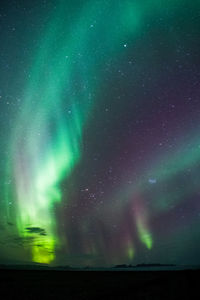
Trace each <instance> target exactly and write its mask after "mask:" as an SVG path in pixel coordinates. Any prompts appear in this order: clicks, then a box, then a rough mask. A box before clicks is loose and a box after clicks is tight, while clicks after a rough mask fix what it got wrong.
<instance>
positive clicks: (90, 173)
mask: <svg viewBox="0 0 200 300" xmlns="http://www.w3.org/2000/svg"><path fill="white" fill-rule="evenodd" d="M36 2H37V4H36ZM36 2H34V1H23V0H19V1H14V0H11V1H9V3H8V2H7V1H5V3H4V1H3V2H2V3H3V4H2V7H1V11H0V21H1V34H0V42H1V48H0V49H1V50H0V54H1V56H0V70H1V72H0V106H1V108H0V125H1V134H0V146H1V161H0V166H1V171H0V172H1V193H0V262H4V263H10V262H17V263H19V262H20V263H33V262H34V263H45V264H52V265H72V266H87V265H89V266H111V265H115V264H123V263H131V264H137V263H152V262H159V263H174V264H200V258H199V251H200V201H199V200H200V191H199V186H200V135H199V132H200V15H199V11H200V1H199V0H194V1H188V0H173V1H172V0H165V1H164V0H123V1H120V0H93V1H90V0H85V1H78V0H76V1H68V0H57V1H56V0H49V1H42V0H39V1H36Z"/></svg>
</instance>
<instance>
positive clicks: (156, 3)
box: [5, 0, 200, 263]
mask: <svg viewBox="0 0 200 300" xmlns="http://www.w3.org/2000/svg"><path fill="white" fill-rule="evenodd" d="M67 2H68V1H64V0H63V1H59V5H58V7H57V8H56V10H55V12H53V13H52V16H51V18H50V22H49V24H48V25H47V28H46V29H45V30H44V32H43V33H42V34H41V39H40V40H39V42H38V45H37V46H36V48H37V49H36V50H34V51H35V55H33V57H34V59H33V61H32V66H31V68H30V78H29V79H28V81H27V84H26V87H25V89H24V91H23V103H24V106H23V109H22V111H21V112H20V113H19V114H18V116H17V120H16V129H15V131H14V133H13V136H12V137H11V142H10V153H11V157H12V162H11V163H10V161H9V162H8V167H7V173H8V174H9V178H11V177H12V178H13V181H14V182H15V188H14V189H10V186H7V187H6V190H5V196H6V202H7V216H8V218H9V216H10V215H11V214H12V213H13V212H11V211H10V210H12V208H10V207H9V205H8V203H9V201H10V199H11V198H12V199H16V200H15V201H16V203H15V208H14V210H15V215H16V223H17V232H18V235H19V236H20V237H25V238H26V237H30V236H31V237H32V238H33V243H32V244H31V245H30V249H29V250H30V253H31V256H32V261H34V262H40V263H51V262H52V261H53V260H54V259H55V257H56V249H58V248H59V247H61V246H62V245H61V239H60V237H59V236H58V233H57V224H56V218H55V216H54V214H55V211H54V210H55V205H56V203H62V202H63V201H70V199H65V200H64V199H63V197H62V189H61V186H60V185H61V183H62V181H63V180H67V178H69V176H70V175H71V173H72V171H73V169H74V168H75V166H76V165H77V164H78V162H79V161H80V158H81V143H82V137H83V132H84V127H85V126H86V124H87V120H88V119H89V118H90V115H91V112H92V109H93V107H94V106H95V104H96V103H95V102H96V100H97V98H98V94H99V91H100V90H101V82H102V77H103V72H104V65H105V63H106V62H108V61H109V57H111V56H113V54H114V53H117V55H118V57H120V56H122V55H123V54H124V52H125V51H126V48H125V46H124V45H125V44H126V40H127V39H128V38H130V37H132V38H135V39H136V38H137V36H138V35H139V34H140V33H141V31H142V27H143V23H144V21H145V19H146V18H149V17H150V16H151V15H153V14H155V11H157V12H158V13H162V10H163V1H160V0H146V1H132V0H125V1H114V0H113V1H112V0H111V1H104V0H102V1H86V3H85V4H84V5H83V7H82V10H81V11H80V12H76V13H74V14H73V17H72V19H73V18H74V19H73V20H69V19H68V18H67V16H68V11H69V10H70V7H69V4H68V3H67ZM164 2H165V5H167V7H173V9H174V4H175V3H176V4H181V1H179V0H176V1H170V0H167V1H164ZM172 2H173V3H172ZM176 8H178V6H176ZM102 44H103V46H102ZM116 50H117V51H116ZM115 55H116V54H115ZM199 153H200V152H199V149H198V153H196V152H195V153H194V155H193V158H191V159H190V158H188V160H187V159H186V158H185V157H184V159H185V164H187V165H189V164H190V162H191V163H195V161H196V159H199V157H200V154H199ZM186 155H187V153H186ZM187 157H188V156H187ZM174 159H175V161H176V165H177V168H178V164H179V163H178V162H177V157H175V158H174ZM180 161H181V168H183V163H182V161H183V159H180ZM154 173H155V175H154V176H156V177H158V176H159V177H160V178H161V177H163V178H164V177H166V176H171V174H172V173H173V170H169V171H168V174H158V173H162V171H161V170H160V169H159V168H158V169H157V170H156V171H155V172H154ZM128 194H131V193H129V192H128ZM128 198H129V197H128ZM135 217H136V223H137V229H138V234H139V236H140V239H141V241H142V242H143V243H144V244H145V245H146V247H147V248H148V249H151V247H152V245H153V238H152V235H151V233H150V229H149V228H148V225H147V224H148V222H147V217H146V216H145V219H144V218H142V216H141V213H138V214H137V215H136V216H135ZM65 238H66V244H67V237H65ZM125 253H127V256H128V257H129V258H130V259H132V258H133V256H134V248H133V246H132V243H130V241H129V243H128V246H127V249H125Z"/></svg>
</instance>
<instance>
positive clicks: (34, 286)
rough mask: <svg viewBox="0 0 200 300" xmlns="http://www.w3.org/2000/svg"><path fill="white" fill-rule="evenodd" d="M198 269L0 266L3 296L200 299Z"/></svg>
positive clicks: (27, 297)
mask: <svg viewBox="0 0 200 300" xmlns="http://www.w3.org/2000/svg"><path fill="white" fill-rule="evenodd" d="M199 276H200V271H199V270H188V271H55V270H54V271H46V270H39V271H38V270H0V288H1V294H0V299H2V300H4V299H16V298H17V297H19V299H27V300H28V299H44V298H45V299H56V300H57V299H75V300H78V299H102V300H104V299H125V300H126V299H146V300H147V299H153V300H156V299H159V300H164V299H170V300H171V299H188V300H190V299H200V298H199V296H198V294H197V295H196V296H194V295H193V293H194V292H198V287H199V286H200V283H199V278H200V277H199Z"/></svg>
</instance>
